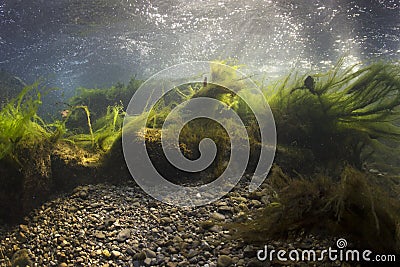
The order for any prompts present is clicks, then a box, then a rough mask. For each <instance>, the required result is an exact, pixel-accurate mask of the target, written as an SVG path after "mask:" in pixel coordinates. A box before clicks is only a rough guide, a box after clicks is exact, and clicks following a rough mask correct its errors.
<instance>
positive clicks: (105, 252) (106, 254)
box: [102, 249, 111, 258]
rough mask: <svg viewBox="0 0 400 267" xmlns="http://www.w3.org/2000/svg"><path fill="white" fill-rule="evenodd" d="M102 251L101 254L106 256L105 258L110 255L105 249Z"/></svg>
mask: <svg viewBox="0 0 400 267" xmlns="http://www.w3.org/2000/svg"><path fill="white" fill-rule="evenodd" d="M102 253H103V256H104V257H106V258H109V257H111V253H110V251H108V250H107V249H105V250H103V251H102Z"/></svg>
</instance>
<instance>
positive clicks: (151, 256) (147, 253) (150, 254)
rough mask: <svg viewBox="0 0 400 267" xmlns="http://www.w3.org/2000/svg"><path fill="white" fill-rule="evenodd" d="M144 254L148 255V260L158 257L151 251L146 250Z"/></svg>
mask: <svg viewBox="0 0 400 267" xmlns="http://www.w3.org/2000/svg"><path fill="white" fill-rule="evenodd" d="M144 253H146V256H147V258H155V257H157V254H156V253H155V252H154V251H152V250H150V249H145V250H144Z"/></svg>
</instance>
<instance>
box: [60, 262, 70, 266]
mask: <svg viewBox="0 0 400 267" xmlns="http://www.w3.org/2000/svg"><path fill="white" fill-rule="evenodd" d="M67 266H68V264H66V263H65V262H62V263H60V264H59V265H58V267H67Z"/></svg>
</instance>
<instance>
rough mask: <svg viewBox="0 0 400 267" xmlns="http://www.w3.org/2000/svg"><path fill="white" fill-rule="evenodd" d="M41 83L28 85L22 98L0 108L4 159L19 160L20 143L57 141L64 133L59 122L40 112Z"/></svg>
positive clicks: (0, 144)
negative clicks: (42, 116) (51, 120)
mask: <svg viewBox="0 0 400 267" xmlns="http://www.w3.org/2000/svg"><path fill="white" fill-rule="evenodd" d="M39 84H40V83H39V82H36V83H34V84H32V85H29V86H26V87H24V88H23V90H22V91H21V92H20V94H19V95H18V97H16V98H14V99H12V100H11V101H10V102H9V103H7V104H6V105H5V106H4V107H3V108H2V109H1V111H0V159H3V158H9V159H11V160H13V161H15V162H17V163H18V162H19V161H18V156H17V152H16V151H15V149H16V147H17V145H18V144H20V143H23V144H24V145H23V146H30V145H34V144H35V143H40V142H55V141H56V140H57V139H58V138H59V137H60V136H61V135H62V132H63V127H62V125H61V124H60V123H59V122H54V123H53V124H46V123H44V122H43V120H42V119H41V118H40V117H39V116H38V115H37V110H38V108H39V106H40V105H41V104H42V102H41V92H40V90H39V89H38V88H39Z"/></svg>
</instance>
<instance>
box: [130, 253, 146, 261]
mask: <svg viewBox="0 0 400 267" xmlns="http://www.w3.org/2000/svg"><path fill="white" fill-rule="evenodd" d="M132 259H133V260H138V261H143V260H145V259H146V253H145V252H144V251H141V252H139V253H136V254H135V255H133V257H132Z"/></svg>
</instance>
